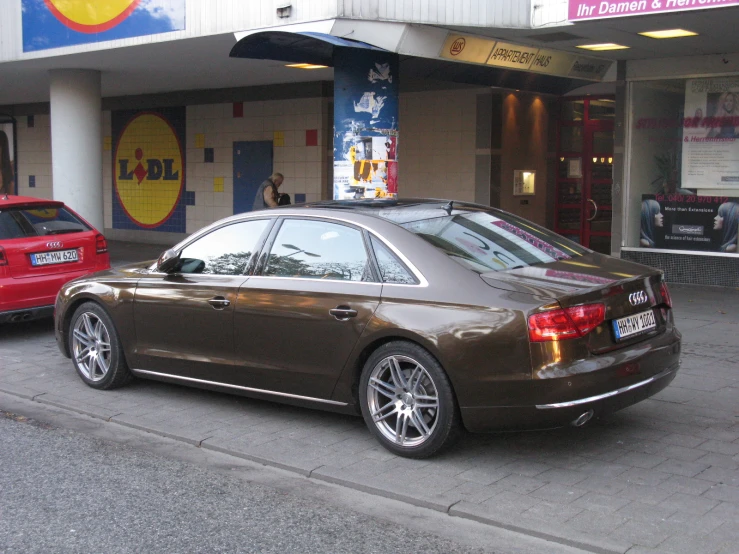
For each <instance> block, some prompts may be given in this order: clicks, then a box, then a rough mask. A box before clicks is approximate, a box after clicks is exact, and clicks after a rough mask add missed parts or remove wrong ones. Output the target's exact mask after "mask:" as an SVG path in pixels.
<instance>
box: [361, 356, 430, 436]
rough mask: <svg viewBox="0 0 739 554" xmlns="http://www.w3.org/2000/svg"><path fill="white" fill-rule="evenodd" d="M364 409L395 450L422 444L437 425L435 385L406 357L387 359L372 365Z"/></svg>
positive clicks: (422, 368) (426, 374) (421, 367)
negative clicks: (398, 447) (367, 409)
mask: <svg viewBox="0 0 739 554" xmlns="http://www.w3.org/2000/svg"><path fill="white" fill-rule="evenodd" d="M367 405H368V406H369V411H370V416H371V418H372V421H373V422H374V424H375V426H376V427H377V429H378V430H379V431H380V433H382V435H383V436H384V437H385V438H386V439H388V440H389V441H391V442H392V443H394V444H396V445H398V446H404V447H415V446H419V445H421V444H423V443H424V442H426V441H427V440H428V439H429V438H431V436H432V434H433V432H434V429H435V428H436V424H437V422H438V413H439V393H438V391H437V388H436V384H435V383H434V381H433V379H432V378H431V375H429V372H428V371H427V370H426V369H425V368H424V367H423V366H422V365H421V364H420V363H418V362H417V361H416V360H414V359H412V358H410V357H408V356H388V357H387V358H384V359H382V360H381V361H380V362H379V363H377V365H375V367H374V368H373V369H372V372H371V373H370V376H369V383H368V387H367Z"/></svg>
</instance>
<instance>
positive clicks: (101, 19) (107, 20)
mask: <svg viewBox="0 0 739 554" xmlns="http://www.w3.org/2000/svg"><path fill="white" fill-rule="evenodd" d="M140 2H141V0H107V1H103V2H89V1H87V0H44V3H45V4H46V6H47V7H48V8H49V11H50V12H51V13H53V14H54V16H55V17H56V18H57V19H58V20H59V21H60V22H61V23H62V24H63V25H65V26H66V27H69V28H70V29H74V30H75V31H79V32H80V33H100V32H102V31H107V30H108V29H112V28H113V27H115V26H116V25H118V24H119V23H120V22H121V21H123V20H124V19H126V18H127V17H128V16H129V15H131V12H133V10H135V9H136V6H137V5H138V4H139V3H140Z"/></svg>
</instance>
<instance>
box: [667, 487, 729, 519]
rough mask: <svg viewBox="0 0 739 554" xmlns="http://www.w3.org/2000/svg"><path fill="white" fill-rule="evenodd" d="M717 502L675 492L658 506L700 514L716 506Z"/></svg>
mask: <svg viewBox="0 0 739 554" xmlns="http://www.w3.org/2000/svg"><path fill="white" fill-rule="evenodd" d="M718 504H719V502H718V501H717V500H711V499H709V498H705V497H702V496H694V495H692V494H683V493H679V492H677V493H675V494H673V495H672V496H670V497H669V498H666V499H665V500H663V501H662V502H660V504H659V506H660V507H662V508H665V509H667V510H678V511H681V512H685V513H687V514H694V515H699V516H702V515H705V514H706V513H708V512H709V511H711V510H712V509H713V508H715V507H716V506H718Z"/></svg>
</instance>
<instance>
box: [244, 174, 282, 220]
mask: <svg viewBox="0 0 739 554" xmlns="http://www.w3.org/2000/svg"><path fill="white" fill-rule="evenodd" d="M284 180H285V177H284V176H283V175H282V173H273V174H272V175H270V176H269V178H268V179H266V180H265V181H264V182H263V183H262V184H261V185H259V189H257V194H256V196H255V198H254V206H253V207H252V210H253V211H256V210H264V209H265V208H274V207H276V206H278V205H279V203H278V202H279V198H280V195H279V192H278V189H279V188H280V185H281V184H282V182H283V181H284Z"/></svg>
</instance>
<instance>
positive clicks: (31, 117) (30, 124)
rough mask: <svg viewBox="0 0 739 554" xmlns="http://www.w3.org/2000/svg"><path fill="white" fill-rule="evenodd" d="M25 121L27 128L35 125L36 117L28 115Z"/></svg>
mask: <svg viewBox="0 0 739 554" xmlns="http://www.w3.org/2000/svg"><path fill="white" fill-rule="evenodd" d="M26 121H27V124H28V128H29V129H30V128H32V127H34V126H35V125H36V119H35V118H34V117H33V116H32V115H29V116H28V119H27V120H26Z"/></svg>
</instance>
